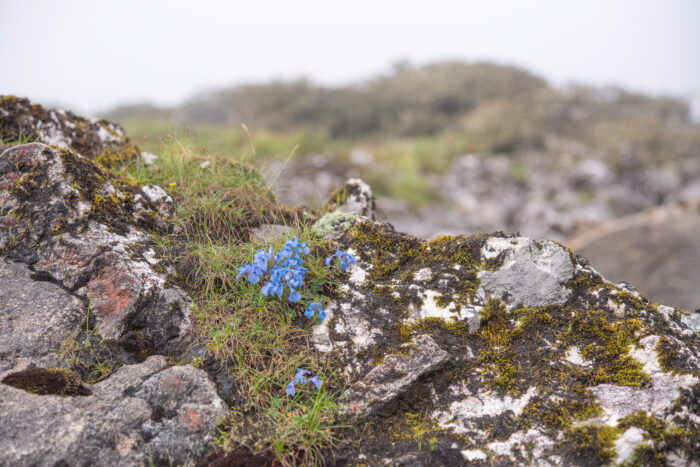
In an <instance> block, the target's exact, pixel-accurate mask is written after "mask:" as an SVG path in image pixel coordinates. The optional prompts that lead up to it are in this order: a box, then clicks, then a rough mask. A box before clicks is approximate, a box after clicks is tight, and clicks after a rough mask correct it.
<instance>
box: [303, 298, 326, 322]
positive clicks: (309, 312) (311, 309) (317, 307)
mask: <svg viewBox="0 0 700 467" xmlns="http://www.w3.org/2000/svg"><path fill="white" fill-rule="evenodd" d="M317 311H318V319H320V320H321V322H323V321H325V319H326V312H325V310H324V309H323V308H322V307H321V304H320V303H316V302H311V303H309V306H307V307H306V311H305V312H304V316H306V317H307V318H309V319H311V318H313V317H314V315H315V314H316V312H317Z"/></svg>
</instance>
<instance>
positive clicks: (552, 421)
mask: <svg viewBox="0 0 700 467" xmlns="http://www.w3.org/2000/svg"><path fill="white" fill-rule="evenodd" d="M602 411H603V409H602V407H601V406H600V404H599V403H598V402H597V401H596V399H595V397H593V395H591V394H590V393H589V392H587V391H579V392H573V393H571V394H570V395H568V397H564V398H562V399H561V400H552V399H547V398H544V397H541V396H537V397H535V398H534V399H533V400H531V401H530V402H529V403H528V405H527V406H525V408H524V409H523V412H522V414H521V416H520V420H521V423H523V424H524V426H525V427H529V426H531V425H532V424H533V423H537V424H544V425H546V426H547V427H550V428H552V429H554V430H555V431H558V430H561V429H563V428H568V427H570V426H572V424H573V423H574V422H577V421H583V420H588V419H590V418H592V417H595V416H597V415H600V414H601V413H602Z"/></svg>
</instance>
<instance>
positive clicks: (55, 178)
mask: <svg viewBox="0 0 700 467" xmlns="http://www.w3.org/2000/svg"><path fill="white" fill-rule="evenodd" d="M115 184H116V186H115ZM127 189H131V190H132V191H127ZM161 192H162V190H161V189H158V190H156V189H154V188H152V187H150V188H149V187H146V189H145V191H144V189H137V188H129V187H127V186H120V185H119V184H118V180H115V179H110V177H109V175H108V174H107V173H105V172H103V171H101V170H100V169H99V168H97V167H96V166H95V165H93V164H92V163H91V162H90V161H89V160H87V159H85V158H83V157H82V156H81V155H79V154H76V153H73V152H71V151H68V150H57V149H52V148H51V147H49V146H46V145H43V144H38V143H31V144H25V145H20V146H16V147H13V148H10V149H8V150H6V151H5V152H3V153H2V154H1V155H0V248H2V254H3V255H5V256H7V257H8V258H10V259H12V260H13V261H17V262H21V263H24V264H27V265H28V266H29V267H30V268H31V270H32V271H33V273H35V274H37V275H38V276H41V277H42V278H45V279H46V280H50V281H52V282H54V283H56V284H59V285H60V286H62V287H63V288H65V289H66V290H68V291H70V292H71V294H73V295H74V296H76V297H79V298H82V299H84V300H85V301H86V302H88V303H90V307H91V313H92V314H93V315H94V316H95V318H96V321H97V329H98V332H99V334H100V335H101V336H102V337H104V338H108V339H119V338H120V337H121V336H122V335H123V334H124V333H125V332H126V331H127V328H129V329H130V330H132V331H134V330H138V331H140V332H143V333H144V335H146V337H147V338H148V340H149V341H150V343H151V345H152V347H153V348H154V349H157V350H158V351H161V352H163V351H166V350H167V349H169V348H173V346H175V345H178V343H180V342H181V341H182V340H183V338H184V337H185V336H186V334H187V332H188V330H189V328H190V323H189V317H188V308H189V303H190V300H189V298H188V297H187V296H186V295H185V294H184V293H183V292H182V291H180V290H179V289H177V288H175V287H168V286H166V278H165V277H164V276H163V275H161V274H159V273H156V272H155V271H154V270H153V268H152V263H154V262H157V260H156V259H154V257H153V256H152V254H149V253H148V252H149V250H148V249H149V248H150V247H149V246H148V235H147V234H146V233H145V231H144V230H142V228H143V229H145V228H149V227H150V228H159V227H163V226H164V218H165V213H166V212H167V210H168V208H167V207H163V206H169V205H171V204H172V199H170V197H169V196H167V195H165V194H164V193H161ZM154 193H156V194H155V195H154ZM149 200H150V201H149ZM151 253H152V251H151Z"/></svg>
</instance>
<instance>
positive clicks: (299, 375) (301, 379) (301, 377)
mask: <svg viewBox="0 0 700 467" xmlns="http://www.w3.org/2000/svg"><path fill="white" fill-rule="evenodd" d="M310 374H311V372H310V371H309V370H304V369H302V368H297V372H296V374H295V375H294V381H293V382H294V383H299V384H306V375H310Z"/></svg>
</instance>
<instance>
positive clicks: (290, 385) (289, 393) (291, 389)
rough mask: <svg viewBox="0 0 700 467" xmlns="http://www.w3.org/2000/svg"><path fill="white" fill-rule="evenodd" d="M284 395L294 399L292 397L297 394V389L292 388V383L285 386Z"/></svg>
mask: <svg viewBox="0 0 700 467" xmlns="http://www.w3.org/2000/svg"><path fill="white" fill-rule="evenodd" d="M286 393H287V394H288V395H290V396H292V397H294V395H295V394H296V393H297V389H296V388H295V387H294V381H292V382H291V383H289V384H288V385H287V391H286Z"/></svg>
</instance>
